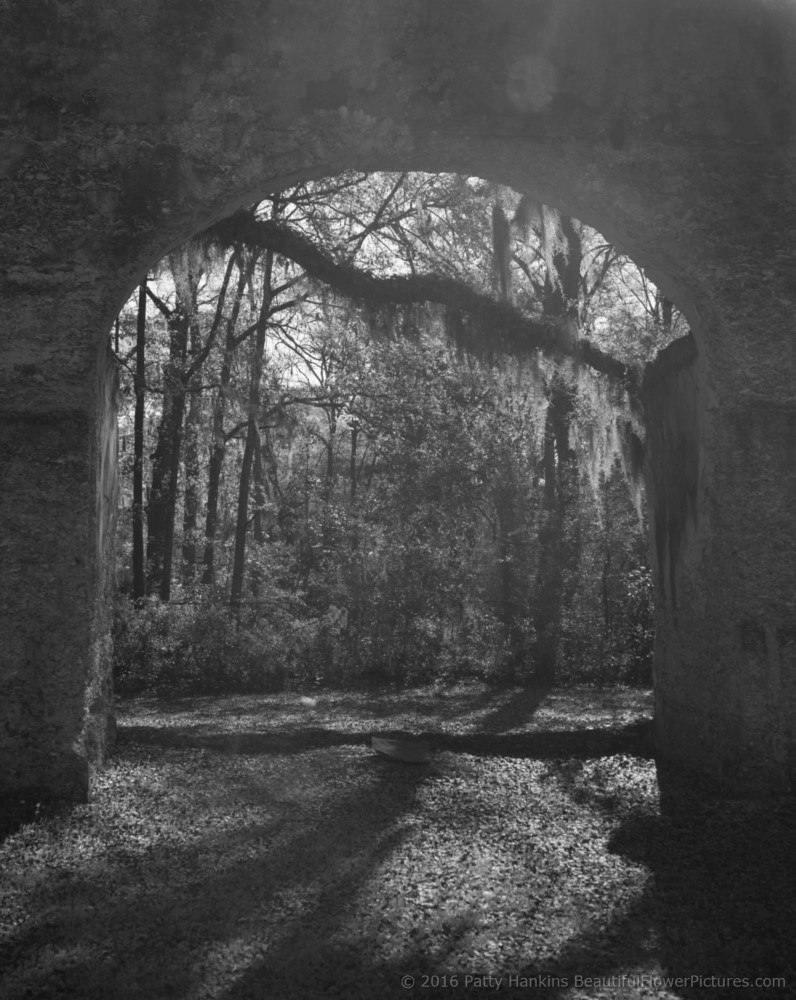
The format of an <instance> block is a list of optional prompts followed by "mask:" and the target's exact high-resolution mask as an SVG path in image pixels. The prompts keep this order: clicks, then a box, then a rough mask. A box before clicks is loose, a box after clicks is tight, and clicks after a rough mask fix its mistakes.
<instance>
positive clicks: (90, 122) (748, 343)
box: [2, 0, 796, 798]
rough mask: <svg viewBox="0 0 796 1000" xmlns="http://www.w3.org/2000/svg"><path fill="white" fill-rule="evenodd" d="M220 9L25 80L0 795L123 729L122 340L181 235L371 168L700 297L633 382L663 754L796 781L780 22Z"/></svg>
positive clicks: (50, 15)
mask: <svg viewBox="0 0 796 1000" xmlns="http://www.w3.org/2000/svg"><path fill="white" fill-rule="evenodd" d="M661 2H662V0H661ZM235 10H236V13H237V15H238V17H237V18H235V17H233V16H232V15H231V13H230V12H229V11H226V12H225V13H224V16H222V15H221V13H220V11H219V9H218V8H217V7H216V5H215V4H214V3H209V4H208V5H207V7H206V9H205V8H203V14H204V15H206V16H207V19H206V21H203V20H202V18H196V17H194V16H193V15H190V16H188V15H186V20H185V23H182V21H180V20H179V18H176V17H175V18H171V17H166V16H160V14H159V13H158V12H155V11H154V9H153V10H152V11H149V12H148V16H146V17H143V18H139V17H138V14H137V11H136V10H135V9H132V8H130V9H127V8H124V7H123V5H118V6H117V5H116V4H110V5H106V6H103V10H102V11H101V12H100V14H99V15H98V20H97V23H96V24H95V25H94V26H92V27H91V28H90V29H87V30H86V31H85V32H82V31H79V30H75V29H76V24H77V23H78V20H79V19H78V18H76V19H74V20H72V19H70V18H66V17H65V15H64V12H63V11H62V10H61V8H59V7H52V8H48V10H47V12H46V14H43V15H42V17H43V19H44V20H43V22H42V23H43V24H44V23H46V26H47V32H48V35H47V37H48V38H49V39H50V40H51V41H52V43H53V44H52V45H50V46H48V48H47V52H48V53H51V54H52V58H56V54H60V55H58V58H60V56H61V55H63V56H64V58H65V59H66V63H65V64H64V65H65V66H67V67H68V68H69V69H68V72H67V71H65V72H64V73H61V70H60V69H57V68H54V67H53V68H52V72H50V71H49V70H48V73H46V74H42V75H41V76H39V71H38V69H37V68H36V67H38V66H39V65H40V64H39V63H38V62H36V61H35V60H34V62H33V64H32V65H33V68H32V69H31V68H30V67H28V66H27V65H26V63H25V60H24V59H23V58H20V61H19V63H18V64H16V63H14V62H13V60H12V62H10V63H9V66H11V69H10V70H9V73H8V82H9V91H8V92H9V94H11V95H12V98H11V102H10V104H9V109H10V110H9V112H8V114H9V118H8V120H9V121H11V122H12V123H13V130H14V136H13V137H12V139H11V140H10V142H9V144H8V145H7V147H4V148H6V151H7V153H8V162H9V168H8V173H7V175H4V177H5V180H4V183H7V184H8V186H9V197H8V199H7V203H8V204H9V205H10V206H12V211H11V230H13V232H14V234H15V236H14V240H12V241H10V242H9V247H10V248H11V249H9V251H8V257H7V260H6V278H7V281H6V284H5V285H4V286H3V296H4V301H6V302H8V303H9V309H10V316H11V320H10V324H9V329H13V330H14V338H13V343H12V344H11V346H10V347H9V349H8V350H7V351H6V353H5V354H4V358H5V362H4V364H5V368H4V371H5V372H6V375H7V379H6V383H7V387H8V392H7V393H6V395H5V397H4V411H3V412H4V419H5V424H4V426H6V427H7V428H8V431H7V433H6V436H5V438H4V442H5V443H4V449H5V450H4V454H5V455H6V456H7V460H8V465H9V468H10V469H11V470H12V473H11V476H10V479H9V482H12V484H13V487H12V488H11V490H10V492H9V494H8V496H9V497H10V500H9V502H8V503H7V504H6V505H5V508H4V514H3V516H4V519H5V521H4V523H5V524H6V526H7V536H8V538H9V542H8V546H9V550H8V552H9V554H8V559H7V560H6V563H5V564H4V565H6V566H7V567H9V569H8V572H9V573H10V580H11V585H10V586H9V588H8V590H9V593H10V595H11V597H10V598H9V601H8V603H7V608H6V611H5V617H4V619H3V629H4V633H3V634H4V635H5V636H6V637H7V648H8V649H9V651H10V653H9V661H8V662H9V663H10V664H11V665H10V666H9V667H8V669H7V671H6V672H5V673H4V675H3V676H4V684H5V685H6V689H7V691H8V697H7V699H6V701H7V704H8V705H9V708H8V712H7V715H8V718H9V720H11V721H10V722H9V726H10V728H9V735H8V740H7V744H6V746H7V751H6V752H7V756H8V759H9V761H10V762H11V764H10V767H9V768H8V769H7V770H8V773H9V775H11V777H10V778H9V779H8V787H9V788H10V789H12V790H18V789H26V788H27V789H33V790H35V789H40V790H41V789H45V790H47V789H49V791H50V792H51V793H52V792H55V793H56V794H57V795H59V796H62V797H66V798H81V797H85V796H86V795H87V794H88V788H89V784H90V775H91V773H92V770H93V765H92V762H93V761H97V760H100V759H101V758H102V752H103V746H104V741H105V737H106V733H107V731H108V705H107V689H106V682H105V678H106V676H107V663H108V655H109V647H108V641H107V635H108V626H109V615H108V601H107V599H106V598H107V594H108V592H109V587H110V580H109V576H108V566H109V561H108V559H107V558H106V556H107V544H108V538H109V531H108V526H109V522H110V521H111V520H112V516H113V515H112V511H113V489H114V451H115V448H114V430H113V420H112V417H111V415H112V410H113V400H112V395H113V392H112V386H111V381H112V380H111V378H110V366H109V364H108V358H107V353H106V350H105V347H106V345H105V343H104V336H105V331H106V330H107V328H108V326H109V325H110V324H111V322H112V321H113V318H114V317H115V316H116V314H117V313H118V310H119V308H120V306H121V304H122V302H123V301H124V300H125V298H126V297H127V295H128V294H129V292H130V290H131V289H132V288H133V287H135V286H136V285H137V284H138V283H139V281H140V279H141V276H142V274H143V273H144V271H145V270H146V268H147V267H148V266H150V265H151V264H152V263H153V261H155V260H157V259H159V258H160V257H161V256H162V255H163V253H164V252H166V251H168V250H169V248H173V247H176V246H178V245H179V244H180V243H181V242H183V241H184V239H185V238H186V236H188V235H190V234H191V233H195V232H197V231H200V230H202V229H204V228H206V227H207V225H208V224H209V223H212V222H213V221H216V220H218V219H221V218H223V217H225V216H227V215H228V214H229V213H230V211H232V210H234V209H235V208H238V207H240V206H241V205H244V204H248V203H251V202H252V201H253V200H255V198H256V197H257V196H258V195H259V194H260V193H262V192H263V191H277V190H282V189H284V188H285V187H286V186H289V185H290V184H291V183H293V182H294V181H296V180H299V179H303V178H317V177H320V176H329V175H335V174H337V173H339V172H340V171H344V170H347V169H354V168H356V169H365V170H378V169H383V170H388V169H393V170H394V169H406V170H429V171H457V172H460V173H463V174H466V175H473V176H481V177H486V178H489V179H490V180H491V181H493V182H496V183H500V184H503V185H506V186H510V187H511V188H513V189H514V190H517V191H519V192H523V193H532V194H533V195H534V197H535V199H536V200H537V201H539V202H540V203H543V204H547V205H550V206H554V207H556V208H558V209H559V210H561V211H563V212H565V213H566V214H567V215H569V216H571V217H574V218H578V219H581V220H584V221H586V222H587V223H589V224H592V225H594V226H595V228H596V229H597V230H598V231H600V232H602V233H604V234H605V235H606V236H607V237H608V239H610V240H611V241H612V242H615V243H616V244H617V245H619V246H622V247H623V249H625V250H626V251H627V252H629V253H631V255H632V256H633V257H634V259H636V260H637V261H638V262H639V263H640V264H641V265H643V266H644V268H645V269H646V271H647V273H648V274H649V275H650V277H651V278H652V279H653V280H654V281H655V282H656V283H657V284H658V286H659V287H660V288H661V289H662V291H663V292H664V293H665V294H666V295H667V296H668V297H670V298H671V299H672V300H673V301H676V302H678V303H679V304H680V306H681V307H682V308H683V310H684V312H685V313H686V315H687V317H688V320H689V323H690V326H691V329H692V331H693V335H694V341H695V344H696V348H697V351H696V354H695V356H694V354H693V352H691V353H690V354H689V353H688V352H686V353H685V356H672V357H670V358H669V359H668V360H667V362H666V363H665V364H661V365H659V366H656V369H655V371H653V372H652V373H651V379H650V381H649V383H648V389H649V393H648V406H647V418H648V427H649V429H650V430H651V432H652V433H651V439H652V440H653V441H654V446H653V447H652V448H651V449H650V454H651V455H652V456H653V457H652V459H651V461H652V463H653V470H652V475H651V477H650V478H649V479H648V482H650V483H653V484H654V488H653V489H651V491H650V493H651V496H652V494H654V497H653V506H654V518H655V539H656V542H655V546H654V549H655V552H656V554H657V555H656V558H657V562H658V565H657V568H656V570H657V571H656V585H657V587H658V628H657V636H658V654H657V660H658V678H657V693H656V698H657V713H656V715H657V722H656V725H657V738H658V745H659V747H660V748H661V749H662V751H663V752H665V753H666V754H668V755H670V756H673V757H676V758H679V759H681V760H683V761H686V762H689V763H690V764H691V765H694V766H696V767H698V768H699V769H701V770H704V771H707V772H709V773H711V774H713V775H715V776H716V777H718V778H721V779H723V780H726V781H727V782H728V783H730V784H733V785H735V786H736V787H743V788H746V789H747V790H749V789H753V790H762V789H767V790H769V791H771V790H777V789H780V790H781V789H782V788H785V787H790V782H791V775H792V772H793V761H794V752H793V747H794V731H793V722H792V719H793V717H794V705H796V687H795V686H794V681H793V678H794V671H793V663H794V661H793V648H794V644H793V631H792V624H791V622H792V606H791V604H792V602H790V597H789V596H787V595H790V594H791V593H792V590H793V584H794V580H793V572H794V570H793V566H794V565H796V560H794V559H793V558H791V556H792V537H793V532H792V531H791V530H790V526H791V524H792V502H791V501H792V496H793V472H792V468H793V463H792V460H791V457H792V439H793V416H792V409H793V408H792V398H791V397H792V392H791V388H792V381H793V359H792V352H791V351H790V349H789V345H790V338H791V330H790V327H789V325H788V320H787V316H788V315H789V314H790V312H789V310H790V306H791V304H792V302H793V287H792V275H791V270H790V257H789V247H790V246H791V244H792V236H793V228H794V221H793V217H792V214H788V213H787V212H786V213H782V212H781V211H780V206H781V205H782V204H787V203H788V199H789V197H790V195H789V191H790V187H791V185H792V163H791V159H790V153H789V151H788V150H789V143H790V133H791V121H790V119H791V114H790V104H791V103H792V101H791V97H790V95H791V94H792V83H791V81H790V79H789V77H788V74H787V72H786V71H785V68H786V67H787V66H789V65H791V64H792V59H791V58H790V48H791V47H792V38H793V37H794V36H793V34H792V32H791V30H790V27H791V21H790V18H791V16H792V15H791V14H790V13H789V12H788V11H785V9H784V8H781V7H778V6H777V7H770V6H769V5H765V4H761V3H754V2H752V3H750V4H749V6H748V9H747V8H746V5H743V4H733V5H732V7H731V11H730V13H729V14H728V13H727V8H726V7H724V6H723V5H720V4H716V5H713V4H709V5H708V6H707V7H705V8H704V9H703V8H701V7H700V8H699V9H696V8H695V9H694V10H690V9H686V10H678V15H677V17H672V16H669V12H668V9H667V8H666V6H665V5H663V6H661V7H659V5H658V4H657V3H655V2H652V0H651V2H650V3H644V4H628V3H626V2H625V0H612V2H610V3H609V4H608V6H606V7H605V8H603V7H602V6H600V7H596V6H595V5H593V4H590V3H588V2H586V0H571V2H565V3H558V2H539V3H532V4H529V5H525V4H522V3H513V2H509V3H507V4H506V5H505V6H503V7H501V8H500V9H499V10H496V9H494V7H493V6H492V5H490V4H483V3H480V2H478V0H468V2H467V3H465V4H460V3H455V4H453V3H442V4H437V5H434V7H433V8H429V7H428V5H426V4H424V3H420V2H418V3H409V4H406V3H403V2H401V3H393V2H391V0H382V2H380V3H379V4H378V5H368V4H365V3H364V2H363V3H357V2H354V3H350V2H346V3H329V4H327V3H320V2H313V0H303V2H302V3H300V4H295V5H290V6H288V7H283V8H280V9H279V10H275V9H273V7H265V6H260V5H251V4H249V3H248V2H247V0H240V2H239V3H238V5H237V6H236V8H235ZM20 11H21V8H19V9H18V8H17V7H14V8H13V9H11V8H9V9H8V10H4V11H3V14H2V16H3V18H4V20H5V23H7V25H8V31H7V32H6V37H7V38H8V39H10V40H11V41H10V42H9V45H11V46H13V45H14V39H20V40H21V41H22V42H24V43H25V44H27V40H29V39H30V30H31V25H30V24H28V22H27V21H26V20H25V18H24V17H23V16H22V14H21V13H20ZM200 22H201V23H200ZM785 29H787V30H785ZM23 49H24V45H22V46H21V47H20V49H19V51H20V52H22V51H23ZM142 52H145V53H146V66H147V67H148V71H147V72H141V65H140V56H141V53H142ZM64 53H67V55H64ZM640 54H643V56H642V55H640ZM47 58H48V59H49V58H50V55H49V54H48V55H47ZM48 65H49V64H48ZM76 67H77V68H76ZM62 68H63V67H62ZM72 70H74V74H73V73H72ZM54 80H59V81H63V88H64V92H63V94H61V93H60V92H59V93H57V94H56V93H55V92H54V90H53V88H54V87H55V84H54V83H53V81H54ZM130 81H135V86H131V85H130ZM26 88H32V89H31V92H30V93H29V92H28V90H27V89H26ZM56 89H57V88H56ZM12 258H13V259H12ZM52 316H57V317H58V322H57V323H53V322H52V320H51V319H50V318H49V317H52ZM53 359H55V362H54V361H53ZM98 376H99V379H98ZM98 381H99V389H98ZM652 412H654V413H655V417H654V419H651V418H650V413H652ZM23 439H24V440H28V439H29V440H33V441H34V442H35V447H34V448H33V449H32V450H31V449H30V448H28V447H26V446H25V447H23V446H22V445H20V443H19V442H20V441H22V440H23ZM64 452H66V454H67V455H68V456H69V457H68V460H64V456H63V453H64ZM41 504H43V505H44V508H41V507H40V506H37V505H41ZM41 509H46V510H47V511H48V512H49V513H48V516H47V517H42V516H41V515H37V514H36V513H35V511H36V510H41ZM58 518H60V519H62V520H64V521H65V522H67V523H68V524H69V525H70V531H69V532H68V533H65V534H63V535H59V534H58V533H57V532H56V531H54V530H52V529H51V528H50V527H49V525H53V524H55V523H56V521H57V519H58ZM41 522H46V523H47V525H48V528H47V530H41V529H40V524H41ZM783 540H784V544H783ZM31 567H32V569H31ZM783 595H785V596H783Z"/></svg>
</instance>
